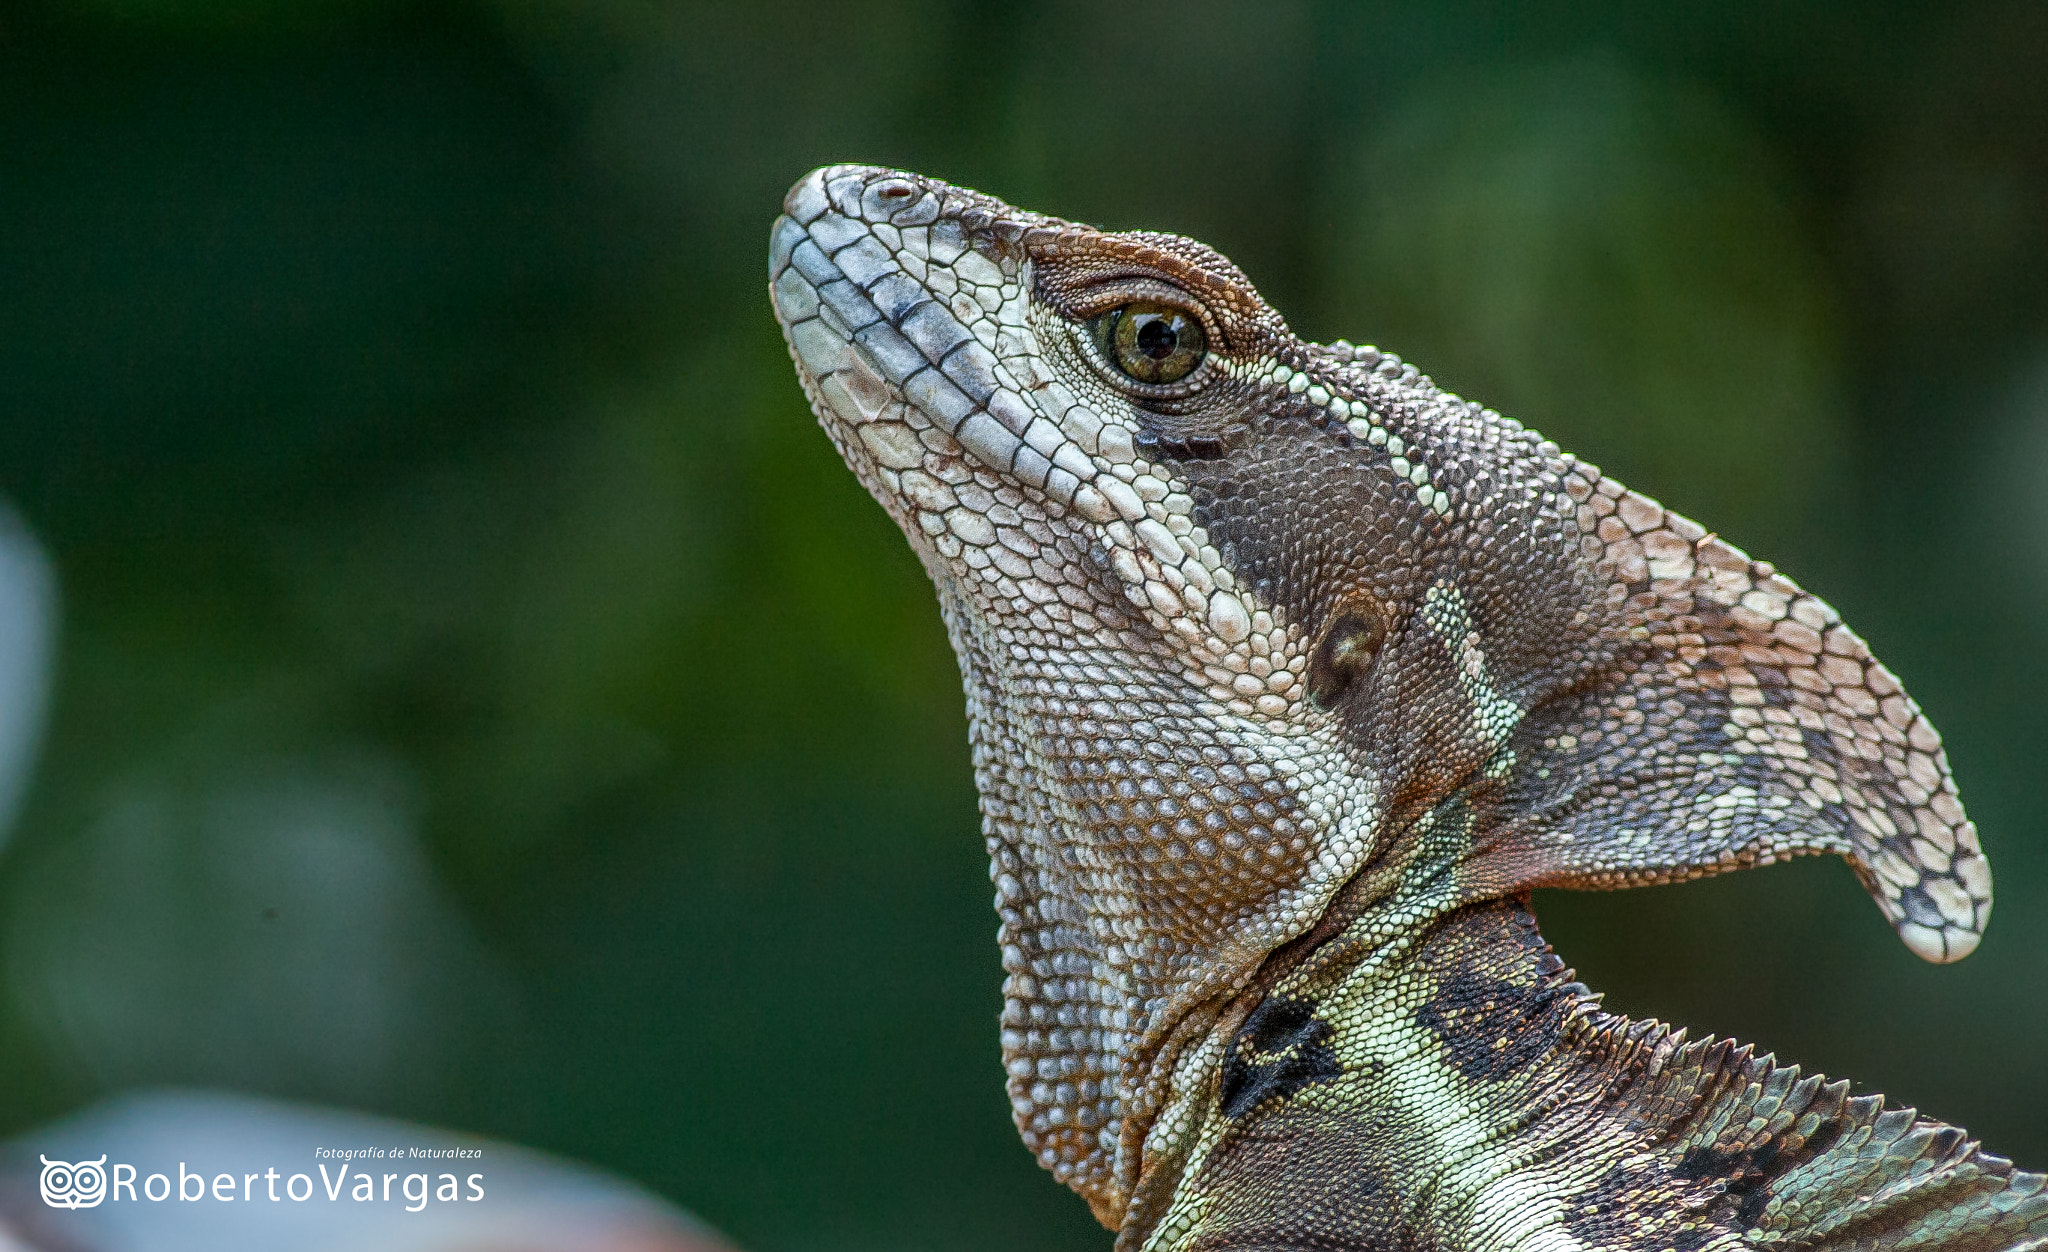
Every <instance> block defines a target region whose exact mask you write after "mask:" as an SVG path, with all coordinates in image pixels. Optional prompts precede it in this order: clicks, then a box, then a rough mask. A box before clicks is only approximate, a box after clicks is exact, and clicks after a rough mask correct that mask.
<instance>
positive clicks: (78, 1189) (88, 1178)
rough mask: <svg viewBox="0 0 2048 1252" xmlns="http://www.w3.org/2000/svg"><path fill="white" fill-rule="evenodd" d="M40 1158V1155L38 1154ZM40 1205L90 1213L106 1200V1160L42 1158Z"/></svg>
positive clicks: (101, 1158) (103, 1158) (104, 1158)
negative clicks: (86, 1210)
mask: <svg viewBox="0 0 2048 1252" xmlns="http://www.w3.org/2000/svg"><path fill="white" fill-rule="evenodd" d="M37 1155H38V1156H41V1153H38V1154H37ZM42 1161H43V1177H42V1179H41V1182H42V1188H43V1203H45V1204H47V1205H49V1206H50V1207H51V1208H53V1209H89V1208H95V1207H97V1206H98V1205H99V1202H100V1201H101V1200H104V1199H106V1198H107V1158H106V1157H104V1156H102V1157H100V1159H99V1160H97V1161H80V1162H78V1163H77V1164H76V1165H73V1164H71V1163H70V1162H68V1161H53V1160H51V1159H50V1158H49V1157H47V1156H44V1157H42Z"/></svg>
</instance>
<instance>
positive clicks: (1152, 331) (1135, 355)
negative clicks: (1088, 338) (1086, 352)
mask: <svg viewBox="0 0 2048 1252" xmlns="http://www.w3.org/2000/svg"><path fill="white" fill-rule="evenodd" d="M1094 328H1095V337H1096V342H1097V343H1099V344H1100V345H1101V346H1102V351H1103V354H1104V355H1105V356H1107V357H1108V358H1109V359H1110V360H1112V361H1115V362H1116V367H1117V368H1118V369H1120V370H1122V371H1123V372H1124V373H1125V374H1128V375H1129V376H1130V377H1132V378H1134V379H1136V380H1137V381H1138V382H1141V383H1177V382H1179V381H1180V380H1181V379H1183V378H1186V377H1187V376H1188V375H1189V374H1192V373H1194V371H1195V367H1196V366H1197V365H1200V364H1201V363H1202V354H1203V353H1204V352H1205V351H1207V349H1208V340H1207V339H1206V337H1204V336H1203V334H1202V323H1201V322H1200V321H1198V320H1196V319H1195V317H1194V316H1193V315H1192V314H1190V313H1188V312H1187V311H1186V310H1185V309H1176V308H1174V307H1173V306H1172V305H1170V304H1150V303H1144V302H1140V303H1134V304H1126V305H1124V306H1123V307H1122V308H1119V309H1112V310H1111V311H1110V312H1108V313H1105V314H1103V315H1102V316H1101V317H1098V318H1096V319H1095V321H1094Z"/></svg>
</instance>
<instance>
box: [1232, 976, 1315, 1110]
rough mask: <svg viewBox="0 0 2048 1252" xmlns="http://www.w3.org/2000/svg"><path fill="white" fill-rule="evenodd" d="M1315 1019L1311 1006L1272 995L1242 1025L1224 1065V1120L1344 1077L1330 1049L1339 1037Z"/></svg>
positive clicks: (1310, 1003)
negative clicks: (1309, 1086) (1304, 1089)
mask: <svg viewBox="0 0 2048 1252" xmlns="http://www.w3.org/2000/svg"><path fill="white" fill-rule="evenodd" d="M1315 1014H1316V1005H1315V1002H1314V1001H1313V1000H1302V999H1296V998H1294V997H1292V996H1287V995H1277V994H1276V995H1271V996H1268V997H1266V999H1265V1000H1264V1001H1263V1002H1262V1003H1261V1004H1260V1005H1259V1007H1257V1008H1255V1009H1253V1010H1252V1011H1251V1015H1250V1016H1248V1017H1246V1018H1245V1019H1244V1025H1243V1026H1241V1027H1239V1028H1238V1032H1237V1036H1236V1038H1234V1039H1232V1040H1231V1041H1230V1053H1229V1055H1228V1056H1226V1057H1225V1058H1224V1061H1223V1082H1222V1089H1221V1091H1220V1093H1219V1094H1220V1096H1221V1098H1222V1102H1223V1115H1224V1116H1225V1117H1242V1116H1244V1115H1245V1114H1246V1113H1248V1112H1250V1111H1251V1110H1253V1109H1255V1108H1257V1107H1259V1106H1260V1105H1262V1104H1264V1103H1265V1102H1266V1101H1268V1100H1271V1099H1275V1098H1283V1097H1286V1096H1290V1095H1293V1094H1294V1093H1295V1092H1297V1091H1299V1090H1301V1089H1302V1088H1303V1087H1306V1086H1308V1085H1309V1084H1311V1083H1319V1082H1331V1081H1333V1080H1335V1079H1337V1078H1339V1077H1341V1076H1342V1074H1343V1072H1344V1071H1343V1067H1342V1066H1340V1065H1339V1064H1338V1063H1337V1053H1336V1050H1335V1049H1334V1048H1332V1047H1331V1046H1330V1041H1331V1040H1332V1039H1334V1038H1336V1035H1337V1032H1336V1030H1335V1028H1333V1027H1332V1026H1331V1025H1330V1023H1328V1022H1326V1021H1323V1020H1322V1019H1321V1018H1319V1017H1317V1016H1316V1015H1315Z"/></svg>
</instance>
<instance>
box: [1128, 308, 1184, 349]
mask: <svg viewBox="0 0 2048 1252" xmlns="http://www.w3.org/2000/svg"><path fill="white" fill-rule="evenodd" d="M1138 317H1139V318H1140V319H1141V320H1140V321H1139V323H1138V351H1140V352H1142V353H1144V354H1145V355H1146V356H1149V357H1151V358H1152V359H1153V360H1155V361H1164V360H1165V359H1166V358H1167V357H1170V356H1172V355H1173V352H1174V349H1175V348H1178V347H1179V346H1180V327H1178V326H1176V325H1173V324H1172V323H1170V322H1169V321H1168V320H1167V319H1166V318H1164V317H1161V316H1159V315H1158V314H1156V313H1140V314H1138ZM1172 320H1173V322H1178V321H1180V320H1181V319H1179V318H1174V319H1172Z"/></svg>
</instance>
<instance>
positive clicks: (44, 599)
mask: <svg viewBox="0 0 2048 1252" xmlns="http://www.w3.org/2000/svg"><path fill="white" fill-rule="evenodd" d="M56 633H57V576H56V571H55V570H54V569H53V568H52V566H51V564H50V558H49V557H48V556H47V555H46V554H45V553H44V552H43V547H42V545H41V544H39V543H37V542H36V538H35V536H34V535H32V534H30V533H29V530H28V527H27V526H26V525H25V524H24V523H23V522H22V520H21V519H20V518H19V517H18V516H16V515H15V512H14V510H13V509H12V508H9V507H8V506H6V505H4V504H0V844H4V843H5V842H6V839H7V836H8V834H9V833H10V832H11V831H12V830H13V827H14V814H15V810H16V809H18V808H19V807H20V805H21V798H22V793H23V792H25V791H26V790H27V789H28V779H29V771H30V769H31V768H32V767H33V766H34V765H35V761H36V745H37V743H38V742H39V741H40V740H41V738H42V730H43V715H44V713H45V711H46V710H47V707H48V704H49V694H50V663H51V655H52V653H53V652H54V651H55V648H56Z"/></svg>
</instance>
